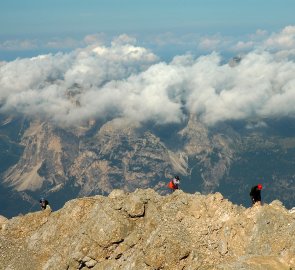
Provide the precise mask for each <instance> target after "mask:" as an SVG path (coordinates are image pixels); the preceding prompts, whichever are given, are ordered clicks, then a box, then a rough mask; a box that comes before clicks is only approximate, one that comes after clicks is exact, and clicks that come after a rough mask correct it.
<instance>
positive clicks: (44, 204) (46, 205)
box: [39, 198, 50, 210]
mask: <svg viewBox="0 0 295 270" xmlns="http://www.w3.org/2000/svg"><path fill="white" fill-rule="evenodd" d="M39 203H40V206H41V210H45V209H47V208H49V209H50V206H49V202H48V201H47V200H45V199H44V198H41V199H40V201H39Z"/></svg>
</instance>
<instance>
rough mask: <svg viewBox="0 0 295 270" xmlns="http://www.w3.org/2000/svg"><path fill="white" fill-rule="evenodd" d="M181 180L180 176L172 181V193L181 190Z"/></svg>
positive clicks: (170, 186)
mask: <svg viewBox="0 0 295 270" xmlns="http://www.w3.org/2000/svg"><path fill="white" fill-rule="evenodd" d="M179 183H180V179H179V176H177V175H176V176H175V177H174V178H173V179H171V181H170V182H169V183H168V188H170V190H171V192H174V191H175V190H176V189H179Z"/></svg>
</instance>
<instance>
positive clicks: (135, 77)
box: [0, 27, 295, 125]
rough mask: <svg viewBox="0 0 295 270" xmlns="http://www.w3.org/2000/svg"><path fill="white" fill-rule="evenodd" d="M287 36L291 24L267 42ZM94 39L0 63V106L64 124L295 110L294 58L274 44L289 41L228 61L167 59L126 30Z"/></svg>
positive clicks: (211, 118) (214, 118) (209, 119)
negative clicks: (102, 41)
mask: <svg viewBox="0 0 295 270" xmlns="http://www.w3.org/2000/svg"><path fill="white" fill-rule="evenodd" d="M258 34H260V35H262V34H261V33H258ZM264 35H265V33H263V36H264ZM288 35H290V37H289V40H290V39H291V40H292V37H293V35H294V31H293V28H292V27H290V28H285V29H283V30H282V32H281V33H278V34H277V35H274V34H273V35H272V40H281V39H280V37H281V36H284V37H285V39H284V40H288V38H287V36H288ZM96 38H98V39H99V37H89V39H88V40H89V44H90V45H89V46H88V47H86V48H81V49H77V50H74V51H72V52H71V53H60V54H55V55H51V54H49V55H42V56H38V57H34V58H27V59H17V60H15V61H11V62H2V63H1V65H0V85H1V89H0V102H1V109H0V112H2V113H7V114H12V113H19V114H25V115H28V116H30V117H34V116H36V115H38V116H39V117H40V116H42V117H44V118H47V119H50V120H52V121H56V122H57V123H60V124H69V125H71V124H80V123H82V122H83V121H87V120H89V119H98V118H105V117H108V118H116V117H126V118H129V119H131V120H132V121H137V122H139V123H140V122H144V121H150V120H152V121H155V122H157V123H159V124H163V123H171V122H172V123H173V122H180V121H182V120H183V119H184V118H185V117H186V115H185V114H184V111H189V112H190V113H192V114H196V115H197V116H198V117H199V119H200V120H201V121H203V122H204V123H206V124H208V125H213V124H215V123H216V122H218V121H224V120H232V119H247V118H249V117H251V118H252V119H253V117H278V116H294V115H295V107H294V105H293V101H294V100H295V78H294V74H295V63H294V61H292V60H290V59H289V58H288V57H281V56H280V57H278V52H279V51H280V48H279V46H283V49H284V51H288V49H290V51H292V49H293V48H291V47H292V46H289V45H288V44H289V43H288V42H287V46H286V44H285V43H284V44H282V42H277V43H276V42H273V43H271V46H273V44H276V52H275V53H274V52H273V51H271V50H267V48H264V49H261V48H260V49H256V50H252V51H250V52H248V53H246V54H244V55H243V57H242V60H241V61H240V63H239V64H237V65H236V66H234V67H232V66H230V65H228V64H227V63H223V61H222V59H221V57H220V55H219V54H218V53H215V52H213V53H210V54H208V55H204V56H201V57H194V56H193V55H190V54H187V55H181V56H176V57H174V59H173V60H172V61H171V62H169V63H166V62H161V61H160V60H159V59H158V57H157V56H156V55H155V54H153V53H152V52H151V51H150V50H148V49H146V48H144V47H140V46H137V45H136V40H135V39H134V38H132V37H129V36H127V35H122V36H120V37H118V38H116V39H114V40H113V42H112V43H111V45H110V46H103V45H97V42H95V40H96ZM208 42H209V41H208ZM264 43H265V44H270V41H268V39H266V40H265V42H264ZM210 44H211V43H210ZM216 44H217V43H216V42H215V45H216ZM245 44H247V43H245Z"/></svg>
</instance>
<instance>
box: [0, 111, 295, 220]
mask: <svg viewBox="0 0 295 270" xmlns="http://www.w3.org/2000/svg"><path fill="white" fill-rule="evenodd" d="M0 156H1V166H0V172H1V183H0V193H1V199H0V200H1V209H0V211H1V212H0V213H1V214H2V215H4V216H7V217H12V216H15V215H18V214H20V213H23V214H24V213H27V212H29V211H33V210H37V209H39V205H38V201H39V198H40V197H46V198H47V199H48V200H49V201H50V203H51V205H52V207H53V209H59V208H61V207H62V206H63V205H64V203H65V202H66V201H67V200H69V199H73V198H77V197H85V196H93V195H107V194H109V193H110V192H111V191H112V190H113V189H122V190H125V191H127V192H132V191H134V190H136V189H137V188H152V189H154V190H156V191H157V192H158V193H159V194H166V193H167V183H168V181H169V179H170V178H172V177H173V176H174V175H179V176H180V178H181V184H180V188H181V189H182V190H183V191H185V192H187V193H194V192H201V193H203V194H208V193H211V192H216V191H218V192H221V193H222V194H223V196H225V197H226V198H228V199H230V200H231V201H233V202H234V203H237V204H242V205H244V206H250V199H249V191H250V189H251V187H252V186H253V185H256V184H258V183H261V184H262V185H263V190H262V198H263V201H265V202H270V201H272V200H274V199H279V200H280V201H282V202H283V203H284V205H285V206H286V207H289V208H291V207H292V206H293V205H294V202H295V195H294V194H295V192H294V190H295V185H294V182H295V166H294V163H295V120H294V119H293V118H287V117H285V118H280V119H248V120H243V121H226V122H219V123H217V124H215V125H214V126H206V125H205V124H203V123H202V122H201V121H199V120H198V119H197V118H196V117H195V116H193V115H187V118H186V119H185V120H183V121H182V122H181V123H178V124H166V125H163V124H161V125H158V124H157V123H155V122H146V123H144V124H141V125H138V124H136V123H134V122H130V121H129V120H128V119H124V118H116V119H104V120H99V121H98V120H91V121H88V122H87V123H85V124H84V125H79V126H61V125H57V124H55V123H54V122H51V121H49V120H44V119H42V118H38V117H36V118H25V117H20V116H10V117H8V116H7V115H1V117H0Z"/></svg>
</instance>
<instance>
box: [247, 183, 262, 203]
mask: <svg viewBox="0 0 295 270" xmlns="http://www.w3.org/2000/svg"><path fill="white" fill-rule="evenodd" d="M261 190H262V185H261V184H258V185H257V186H254V187H252V188H251V191H250V197H251V202H252V205H254V204H256V203H257V204H259V205H261Z"/></svg>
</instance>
